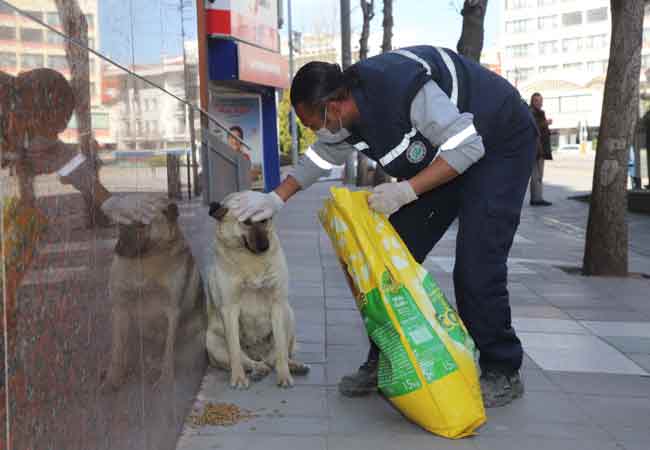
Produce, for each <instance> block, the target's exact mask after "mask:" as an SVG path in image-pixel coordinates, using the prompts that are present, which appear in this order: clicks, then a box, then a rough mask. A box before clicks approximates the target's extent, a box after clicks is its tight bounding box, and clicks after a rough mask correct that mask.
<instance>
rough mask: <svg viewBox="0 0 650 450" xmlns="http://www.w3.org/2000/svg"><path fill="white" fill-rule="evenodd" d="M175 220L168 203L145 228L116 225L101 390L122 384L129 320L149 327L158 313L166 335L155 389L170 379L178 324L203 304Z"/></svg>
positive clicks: (192, 264)
mask: <svg viewBox="0 0 650 450" xmlns="http://www.w3.org/2000/svg"><path fill="white" fill-rule="evenodd" d="M178 216H179V213H178V207H177V206H176V204H175V203H171V204H169V205H168V206H167V207H166V208H165V209H163V210H161V211H160V213H159V214H158V215H157V216H156V217H154V219H153V220H152V222H151V223H150V224H149V225H137V224H136V225H120V226H119V239H118V242H117V245H116V246H115V257H114V259H113V264H112V265H111V269H110V279H109V297H110V300H111V302H112V305H113V310H112V322H113V339H112V349H111V362H110V366H109V369H108V372H107V374H106V380H105V382H104V387H105V388H106V387H109V388H113V389H117V388H118V387H120V385H121V384H122V383H123V382H124V378H125V376H126V372H127V370H126V369H127V355H128V349H129V346H128V345H127V344H128V338H129V336H128V335H129V324H130V321H131V319H135V318H137V317H139V318H140V319H141V320H144V324H145V325H144V326H143V328H151V327H149V326H148V325H147V324H152V323H153V319H154V318H158V317H160V315H161V314H165V316H166V317H167V331H166V335H165V351H164V356H163V361H162V366H161V373H160V377H159V379H158V380H157V382H156V383H155V385H156V387H158V386H160V385H161V384H163V383H169V382H172V381H173V380H174V359H175V358H174V356H175V355H174V344H175V341H176V334H177V330H178V326H179V320H180V319H181V317H182V316H183V317H184V316H185V314H187V313H190V312H192V311H193V310H196V308H197V306H198V305H200V303H202V302H203V301H204V296H203V286H202V283H201V279H200V275H199V270H198V268H197V266H196V264H195V261H194V258H193V256H192V254H191V253H190V249H189V247H188V245H187V242H186V241H185V238H184V236H183V234H182V233H181V230H180V228H179V226H178V221H177V219H178ZM199 308H201V307H200V306H199ZM201 309H202V308H201ZM144 331H145V332H147V331H148V330H147V329H145V330H144Z"/></svg>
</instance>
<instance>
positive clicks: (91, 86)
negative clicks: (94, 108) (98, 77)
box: [90, 82, 97, 97]
mask: <svg viewBox="0 0 650 450" xmlns="http://www.w3.org/2000/svg"><path fill="white" fill-rule="evenodd" d="M96 86H97V85H96V84H95V82H92V83H90V96H91V97H94V96H95V87H96Z"/></svg>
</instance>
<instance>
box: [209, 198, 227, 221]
mask: <svg viewBox="0 0 650 450" xmlns="http://www.w3.org/2000/svg"><path fill="white" fill-rule="evenodd" d="M209 214H210V215H211V216H212V217H214V218H215V219H217V220H221V219H223V218H224V217H225V215H226V214H228V208H226V207H225V206H222V205H221V203H219V202H212V203H210V213H209Z"/></svg>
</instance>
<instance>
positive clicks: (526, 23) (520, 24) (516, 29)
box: [506, 19, 535, 33]
mask: <svg viewBox="0 0 650 450" xmlns="http://www.w3.org/2000/svg"><path fill="white" fill-rule="evenodd" d="M534 29H535V22H534V21H533V19H525V20H511V21H509V22H506V32H508V33H525V32H526V31H534Z"/></svg>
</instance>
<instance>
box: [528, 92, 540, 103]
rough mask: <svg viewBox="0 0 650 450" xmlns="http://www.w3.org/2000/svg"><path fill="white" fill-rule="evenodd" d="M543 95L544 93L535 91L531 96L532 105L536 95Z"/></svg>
mask: <svg viewBox="0 0 650 450" xmlns="http://www.w3.org/2000/svg"><path fill="white" fill-rule="evenodd" d="M541 96H542V94H540V93H539V92H535V93H534V94H533V95H531V96H530V104H531V105H532V104H533V99H534V98H535V97H541Z"/></svg>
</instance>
